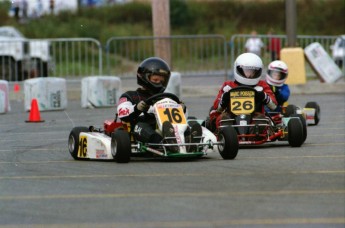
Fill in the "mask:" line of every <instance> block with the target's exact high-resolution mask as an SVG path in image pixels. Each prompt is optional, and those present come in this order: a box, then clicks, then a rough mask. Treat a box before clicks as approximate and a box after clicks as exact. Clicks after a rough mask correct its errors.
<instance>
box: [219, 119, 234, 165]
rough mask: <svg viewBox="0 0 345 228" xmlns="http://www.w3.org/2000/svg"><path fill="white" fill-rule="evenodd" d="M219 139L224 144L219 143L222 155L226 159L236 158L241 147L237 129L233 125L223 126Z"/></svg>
mask: <svg viewBox="0 0 345 228" xmlns="http://www.w3.org/2000/svg"><path fill="white" fill-rule="evenodd" d="M218 140H219V141H220V142H223V144H222V145H218V151H219V154H220V156H222V158H223V159H224V160H232V159H235V158H236V156H237V153H238V148H239V143H238V138H237V132H236V130H235V129H234V128H233V127H232V126H227V127H224V128H222V129H221V130H220V132H219V135H218Z"/></svg>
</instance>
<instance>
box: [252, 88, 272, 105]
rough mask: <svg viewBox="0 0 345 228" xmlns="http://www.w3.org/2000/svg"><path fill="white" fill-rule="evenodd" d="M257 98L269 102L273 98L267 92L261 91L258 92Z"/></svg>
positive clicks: (265, 102)
mask: <svg viewBox="0 0 345 228" xmlns="http://www.w3.org/2000/svg"><path fill="white" fill-rule="evenodd" d="M255 100H257V101H262V102H263V103H264V104H268V103H269V102H270V101H271V98H270V96H268V95H267V93H265V92H263V91H260V92H257V93H256V96H255Z"/></svg>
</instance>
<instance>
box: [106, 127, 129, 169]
mask: <svg viewBox="0 0 345 228" xmlns="http://www.w3.org/2000/svg"><path fill="white" fill-rule="evenodd" d="M110 147H111V154H112V155H113V158H114V160H115V161H116V162H117V163H128V162H129V160H130V157H131V140H130V137H129V134H128V132H126V131H124V130H121V129H118V130H116V131H115V132H113V133H112V134H111V146H110Z"/></svg>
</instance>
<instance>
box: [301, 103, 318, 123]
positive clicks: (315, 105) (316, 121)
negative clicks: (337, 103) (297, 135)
mask: <svg viewBox="0 0 345 228" xmlns="http://www.w3.org/2000/svg"><path fill="white" fill-rule="evenodd" d="M305 108H314V109H315V116H314V118H315V124H314V125H318V123H319V122H320V112H321V110H320V106H319V104H318V103H316V102H315V101H310V102H307V104H306V105H305Z"/></svg>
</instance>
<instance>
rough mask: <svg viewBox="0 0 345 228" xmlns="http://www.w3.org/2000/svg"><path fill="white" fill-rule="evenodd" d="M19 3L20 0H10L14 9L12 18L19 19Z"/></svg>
mask: <svg viewBox="0 0 345 228" xmlns="http://www.w3.org/2000/svg"><path fill="white" fill-rule="evenodd" d="M20 5H21V1H20V0H13V1H12V8H13V11H14V18H15V19H16V20H17V21H19V19H20Z"/></svg>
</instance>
